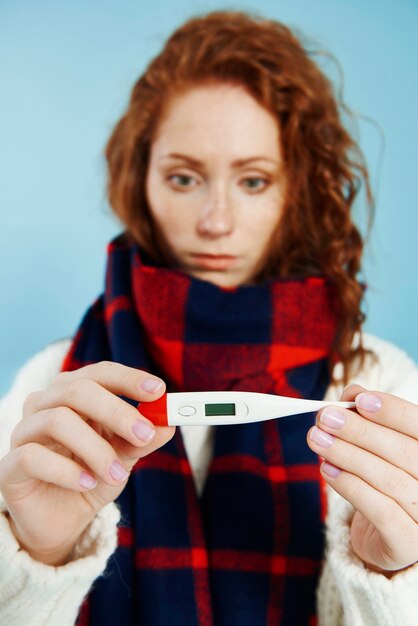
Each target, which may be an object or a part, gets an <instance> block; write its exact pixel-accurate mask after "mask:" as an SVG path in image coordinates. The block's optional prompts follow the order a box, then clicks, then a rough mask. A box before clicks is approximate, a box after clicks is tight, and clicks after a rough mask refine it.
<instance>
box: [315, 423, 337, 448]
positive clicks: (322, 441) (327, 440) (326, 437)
mask: <svg viewBox="0 0 418 626" xmlns="http://www.w3.org/2000/svg"><path fill="white" fill-rule="evenodd" d="M310 437H311V439H312V440H313V441H315V443H317V444H318V446H322V447H323V448H329V447H330V446H332V444H333V443H334V441H335V437H333V436H332V435H330V434H329V433H324V431H323V430H320V429H319V428H318V427H317V426H314V427H313V428H312V430H311V434H310Z"/></svg>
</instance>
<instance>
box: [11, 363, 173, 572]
mask: <svg viewBox="0 0 418 626" xmlns="http://www.w3.org/2000/svg"><path fill="white" fill-rule="evenodd" d="M155 383H157V384H158V383H159V384H160V386H159V387H157V388H156V389H155V390H154V391H153V390H152V385H153V384H154V387H155ZM164 391H165V385H164V382H163V381H161V380H160V379H159V378H155V377H152V376H150V375H149V374H147V373H146V372H143V371H141V370H137V369H134V368H131V367H126V366H124V365H120V364H118V363H112V362H110V361H102V362H100V363H96V364H94V365H87V366H86V367H82V368H80V369H78V370H76V371H73V372H62V373H60V374H58V376H57V377H56V378H55V379H54V380H53V382H52V384H51V385H50V386H49V387H48V388H47V389H46V390H44V391H39V392H35V393H31V394H30V395H29V396H28V397H27V398H26V400H25V403H24V407H23V418H22V420H21V421H20V422H19V423H18V424H17V426H16V427H15V429H14V430H13V432H12V437H11V449H10V452H9V453H8V454H7V455H6V456H5V457H4V458H3V459H1V461H0V490H1V492H2V494H3V497H4V500H5V502H6V506H7V508H8V511H9V514H10V523H11V526H12V529H13V532H14V533H15V535H16V537H17V539H18V541H19V542H20V544H21V546H22V547H23V548H24V549H25V550H27V551H28V552H29V553H30V554H31V555H32V557H33V558H36V559H37V560H40V561H43V562H45V563H49V564H54V565H59V564H62V563H64V562H65V560H66V558H67V557H68V555H69V554H70V552H71V550H72V548H73V547H74V545H75V543H76V541H77V539H78V537H79V536H80V535H81V533H82V532H83V530H84V529H85V528H86V527H87V525H88V524H89V523H90V522H91V520H92V519H93V518H94V517H95V515H96V513H97V512H98V511H99V510H100V509H101V508H102V507H103V506H104V505H105V504H107V503H109V502H111V501H113V500H115V498H117V496H118V495H119V494H120V492H121V491H122V489H123V488H124V487H125V485H126V482H127V480H128V477H129V473H130V471H131V469H132V468H133V466H134V465H135V463H136V462H137V461H138V459H140V458H142V457H144V456H146V455H148V454H150V453H151V452H153V451H154V450H156V449H157V448H159V447H160V446H162V445H164V444H165V443H166V442H167V441H168V440H169V439H171V437H172V436H173V435H174V432H175V428H174V427H172V426H170V427H164V428H163V427H157V428H154V427H153V425H152V424H151V422H149V420H147V419H145V417H142V416H141V415H140V413H139V411H138V410H137V409H136V408H135V407H133V406H131V405H130V404H129V403H127V402H126V401H124V400H122V399H120V398H119V397H118V396H117V395H116V394H120V395H123V396H125V397H127V398H132V399H134V400H138V401H150V400H156V399H157V398H159V397H160V396H161V395H162V394H163V392H164Z"/></svg>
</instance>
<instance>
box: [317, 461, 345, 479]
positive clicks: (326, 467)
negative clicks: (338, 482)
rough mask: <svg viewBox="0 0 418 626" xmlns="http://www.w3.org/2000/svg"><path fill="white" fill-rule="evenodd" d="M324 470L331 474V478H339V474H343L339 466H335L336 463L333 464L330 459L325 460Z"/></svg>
mask: <svg viewBox="0 0 418 626" xmlns="http://www.w3.org/2000/svg"><path fill="white" fill-rule="evenodd" d="M322 471H323V472H324V473H325V474H328V476H331V478H337V476H339V475H340V474H341V471H342V470H340V469H339V468H338V467H335V465H331V463H328V461H325V463H322Z"/></svg>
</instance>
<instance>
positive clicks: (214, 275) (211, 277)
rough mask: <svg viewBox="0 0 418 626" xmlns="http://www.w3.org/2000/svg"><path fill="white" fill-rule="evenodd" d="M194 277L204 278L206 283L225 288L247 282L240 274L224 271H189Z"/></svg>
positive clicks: (231, 287)
mask: <svg viewBox="0 0 418 626" xmlns="http://www.w3.org/2000/svg"><path fill="white" fill-rule="evenodd" d="M190 274H191V275H192V276H194V277H195V278H199V279H200V280H206V281H207V282H208V283H212V284H213V285H216V286H217V287H223V288H225V289H236V288H237V287H240V286H241V285H245V284H247V281H246V280H245V279H244V278H243V277H242V276H237V275H235V276H234V275H231V274H227V273H226V272H196V271H195V272H190Z"/></svg>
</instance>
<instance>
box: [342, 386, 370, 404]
mask: <svg viewBox="0 0 418 626" xmlns="http://www.w3.org/2000/svg"><path fill="white" fill-rule="evenodd" d="M362 391H367V390H366V389H365V387H362V386H361V385H358V384H357V383H351V384H350V385H347V387H345V388H344V390H343V392H342V394H341V401H342V402H354V400H355V397H356V396H357V395H358V394H359V393H361V392H362Z"/></svg>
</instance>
